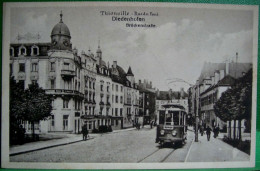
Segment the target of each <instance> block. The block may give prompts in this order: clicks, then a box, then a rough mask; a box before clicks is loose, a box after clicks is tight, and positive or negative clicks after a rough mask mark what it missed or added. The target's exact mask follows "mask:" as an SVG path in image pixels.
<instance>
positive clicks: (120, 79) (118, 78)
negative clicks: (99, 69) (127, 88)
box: [109, 65, 127, 85]
mask: <svg viewBox="0 0 260 171" xmlns="http://www.w3.org/2000/svg"><path fill="white" fill-rule="evenodd" d="M113 69H116V70H117V71H118V75H114V74H112V70H113ZM109 72H110V73H111V78H112V80H113V81H114V82H117V83H120V84H124V85H125V84H126V81H127V78H126V72H125V71H124V69H123V68H122V67H120V66H119V65H117V66H116V68H109Z"/></svg>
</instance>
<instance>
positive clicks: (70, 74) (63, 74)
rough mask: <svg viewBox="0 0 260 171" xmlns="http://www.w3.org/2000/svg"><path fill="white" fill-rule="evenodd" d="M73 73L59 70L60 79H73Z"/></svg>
mask: <svg viewBox="0 0 260 171" xmlns="http://www.w3.org/2000/svg"><path fill="white" fill-rule="evenodd" d="M75 75H76V74H75V71H73V70H70V69H62V70H61V77H62V78H73V77H74V76H75Z"/></svg>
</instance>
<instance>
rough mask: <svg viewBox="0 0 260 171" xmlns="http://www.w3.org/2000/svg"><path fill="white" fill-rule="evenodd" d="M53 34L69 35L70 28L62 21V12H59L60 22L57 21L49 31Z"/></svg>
mask: <svg viewBox="0 0 260 171" xmlns="http://www.w3.org/2000/svg"><path fill="white" fill-rule="evenodd" d="M54 35H65V36H69V37H70V30H69V28H68V26H67V25H66V24H64V23H63V21H62V14H60V22H59V23H57V24H56V25H55V26H54V27H53V29H52V31H51V36H54Z"/></svg>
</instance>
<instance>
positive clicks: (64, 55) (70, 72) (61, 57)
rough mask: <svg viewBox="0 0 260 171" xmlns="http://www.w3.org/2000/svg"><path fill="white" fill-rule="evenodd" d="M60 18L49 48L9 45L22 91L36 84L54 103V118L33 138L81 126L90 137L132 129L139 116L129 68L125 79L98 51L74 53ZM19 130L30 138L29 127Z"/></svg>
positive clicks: (13, 72) (43, 123) (38, 125)
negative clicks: (100, 131) (101, 130)
mask: <svg viewBox="0 0 260 171" xmlns="http://www.w3.org/2000/svg"><path fill="white" fill-rule="evenodd" d="M62 17H63V15H62V14H60V21H59V22H58V23H57V24H56V25H55V26H54V27H53V29H52V31H51V35H50V37H51V42H48V43H12V44H10V70H11V73H10V75H11V76H13V77H14V79H15V80H16V81H17V82H20V83H22V84H23V85H24V88H28V85H29V84H33V83H36V82H37V83H38V84H39V86H40V87H42V88H43V89H44V90H45V91H46V94H48V95H50V96H51V97H52V99H53V102H52V106H53V111H52V115H51V117H50V118H49V119H48V120H46V121H40V122H39V123H36V124H35V129H36V133H37V132H38V133H46V132H68V133H80V132H81V127H82V125H83V124H87V126H88V129H89V130H90V131H92V130H93V129H98V128H99V126H101V125H107V126H112V128H113V129H121V128H124V127H129V126H131V125H132V124H133V123H132V121H133V120H134V116H135V115H136V112H138V110H139V108H138V104H139V102H138V100H139V99H138V97H139V90H138V88H137V85H136V84H135V79H134V75H133V73H132V71H131V68H129V70H128V73H126V72H125V71H124V69H123V68H122V67H120V66H119V65H117V61H114V62H113V64H112V65H111V66H110V65H109V63H107V64H106V62H105V61H104V60H103V56H102V51H101V48H100V45H98V48H97V51H96V54H95V55H94V54H93V53H92V52H91V50H89V51H88V53H85V52H84V51H82V52H81V53H80V54H79V53H78V50H77V49H76V48H73V49H72V43H71V41H70V40H71V34H70V30H69V28H68V26H67V25H66V24H65V23H64V22H63V19H62ZM23 125H24V127H25V128H26V131H27V133H29V132H30V131H31V124H30V123H28V122H26V121H24V122H23Z"/></svg>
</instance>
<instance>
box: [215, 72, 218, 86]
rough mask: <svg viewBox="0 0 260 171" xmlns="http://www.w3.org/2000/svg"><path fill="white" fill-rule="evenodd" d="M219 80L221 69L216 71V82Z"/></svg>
mask: <svg viewBox="0 0 260 171" xmlns="http://www.w3.org/2000/svg"><path fill="white" fill-rule="evenodd" d="M218 81H219V71H215V84H217V83H218Z"/></svg>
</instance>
